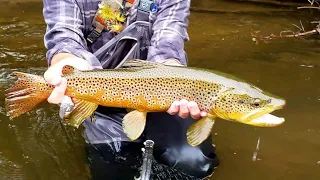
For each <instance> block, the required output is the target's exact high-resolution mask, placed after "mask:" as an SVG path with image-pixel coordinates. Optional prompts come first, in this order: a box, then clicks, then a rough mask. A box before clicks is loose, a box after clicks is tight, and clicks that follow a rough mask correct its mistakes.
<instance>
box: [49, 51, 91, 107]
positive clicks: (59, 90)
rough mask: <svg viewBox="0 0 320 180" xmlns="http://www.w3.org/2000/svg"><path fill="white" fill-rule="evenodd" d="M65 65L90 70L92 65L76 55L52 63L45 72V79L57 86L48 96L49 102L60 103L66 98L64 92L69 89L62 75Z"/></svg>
mask: <svg viewBox="0 0 320 180" xmlns="http://www.w3.org/2000/svg"><path fill="white" fill-rule="evenodd" d="M65 65H70V66H73V67H75V68H77V69H79V70H90V69H92V67H91V65H90V64H89V63H88V62H87V61H86V60H84V59H81V58H78V57H76V56H74V57H66V58H63V59H61V60H59V61H58V62H56V63H54V64H52V65H51V66H50V67H49V68H48V70H47V71H46V72H45V73H44V79H45V80H46V81H47V82H48V83H49V84H52V85H54V86H55V88H54V89H53V91H52V93H51V94H50V96H49V97H48V99H47V100H48V102H49V103H51V104H59V103H60V102H61V101H62V99H63V98H64V93H65V91H66V89H67V80H66V79H65V78H63V77H62V68H63V67H64V66H65Z"/></svg>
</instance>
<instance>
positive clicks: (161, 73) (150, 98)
mask: <svg viewBox="0 0 320 180" xmlns="http://www.w3.org/2000/svg"><path fill="white" fill-rule="evenodd" d="M172 68H174V70H173V69H172ZM177 69H178V70H177ZM195 71H196V70H192V71H187V72H186V71H184V69H182V68H179V67H170V68H153V69H139V70H136V71H132V70H126V69H124V70H120V71H119V70H116V71H110V70H106V71H103V70H102V71H99V72H95V71H87V72H82V73H80V74H71V75H68V76H66V78H67V80H68V89H67V95H69V96H72V97H77V98H81V99H88V100H90V101H92V102H96V103H99V104H101V105H103V106H112V107H123V108H134V109H137V110H144V111H153V112H155V111H164V110H166V109H168V107H169V106H170V105H171V104H172V102H173V101H175V100H180V99H187V100H189V101H195V102H197V103H198V104H199V108H201V109H203V110H207V111H209V110H210V108H211V106H212V105H213V104H212V102H213V100H214V98H216V95H218V92H219V91H220V90H221V87H222V86H221V85H219V84H216V83H214V82H212V81H208V80H206V77H205V76H198V77H196V76H194V74H196V72H195Z"/></svg>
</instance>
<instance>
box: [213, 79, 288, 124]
mask: <svg viewBox="0 0 320 180" xmlns="http://www.w3.org/2000/svg"><path fill="white" fill-rule="evenodd" d="M285 104H286V101H285V100H284V99H282V98H279V97H276V96H275V95H272V94H270V93H267V92H264V91H262V90H261V89H259V88H257V87H254V86H251V85H246V86H245V87H244V88H239V89H238V88H231V89H229V90H227V91H225V92H223V93H221V95H220V96H218V97H217V99H216V101H215V103H214V106H213V107H212V109H213V113H214V114H216V115H217V116H218V117H219V118H221V119H225V120H231V121H236V122H240V123H244V124H248V125H252V126H260V127H273V126H278V125H280V124H282V123H284V121H285V120H284V118H281V117H277V116H274V115H271V114H270V113H271V112H273V111H275V110H278V109H282V108H283V107H284V106H285Z"/></svg>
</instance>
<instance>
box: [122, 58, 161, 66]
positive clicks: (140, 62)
mask: <svg viewBox="0 0 320 180" xmlns="http://www.w3.org/2000/svg"><path fill="white" fill-rule="evenodd" d="M159 66H163V64H162V63H157V62H150V61H146V60H139V59H128V60H127V61H125V62H124V63H123V64H122V66H121V67H120V68H155V67H159Z"/></svg>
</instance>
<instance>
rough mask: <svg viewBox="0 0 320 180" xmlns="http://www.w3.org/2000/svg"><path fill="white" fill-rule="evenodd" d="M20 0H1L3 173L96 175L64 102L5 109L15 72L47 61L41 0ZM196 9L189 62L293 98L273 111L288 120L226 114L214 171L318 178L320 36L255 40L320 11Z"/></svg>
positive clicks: (221, 175)
mask: <svg viewBox="0 0 320 180" xmlns="http://www.w3.org/2000/svg"><path fill="white" fill-rule="evenodd" d="M14 2H15V1H12V2H11V3H10V4H6V3H2V5H0V179H88V177H89V172H88V171H87V167H86V165H85V157H84V151H83V147H84V142H83V138H82V136H81V129H78V130H73V129H72V128H70V127H66V126H63V125H61V124H60V122H59V121H58V120H59V117H58V115H57V110H58V109H57V107H55V106H53V105H49V104H47V103H45V104H43V105H41V106H40V107H39V108H37V109H36V110H34V111H32V112H30V113H27V114H26V115H23V116H21V117H19V118H17V119H15V120H14V121H10V120H9V119H8V118H7V117H6V116H5V111H4V95H3V94H4V90H5V89H6V88H8V87H9V85H10V83H12V81H13V79H12V78H11V77H9V74H10V72H12V71H14V70H18V71H23V72H32V73H42V72H43V71H44V70H45V69H46V67H47V65H46V61H45V52H46V50H45V48H44V46H43V35H44V32H45V24H44V21H43V17H42V3H41V2H39V1H36V0H35V1H30V2H26V1H25V2H23V1H20V2H23V3H14ZM17 2H19V1H17ZM192 8H193V11H192V12H191V16H190V18H189V20H190V26H189V35H190V41H189V42H188V43H187V44H186V51H187V53H188V56H189V65H190V66H197V67H205V68H209V69H215V70H219V71H223V72H227V73H230V74H233V75H236V76H238V77H240V78H242V79H245V80H247V81H248V82H251V83H253V84H256V85H258V86H259V87H261V88H262V89H265V90H267V91H269V92H272V93H274V94H277V95H279V96H282V97H284V98H285V99H286V100H287V106H286V107H285V108H284V109H283V110H280V111H277V112H276V113H274V114H276V115H279V116H283V117H285V118H286V122H285V123H284V124H283V125H282V126H279V127H275V128H257V127H252V126H247V125H243V124H239V123H233V122H227V121H223V120H217V122H216V125H215V126H214V129H213V131H214V132H213V136H214V144H215V145H216V147H217V153H218V156H219V157H220V162H221V164H220V166H219V167H218V169H217V170H216V171H215V173H214V175H213V176H212V178H211V179H214V180H229V179H230V180H231V179H238V180H254V179H260V180H271V179H272V180H274V179H281V180H295V179H308V180H318V179H319V178H320V153H319V152H320V120H319V117H320V111H319V109H320V81H319V78H320V60H319V57H320V41H319V38H318V39H317V38H316V37H312V38H307V39H298V38H296V39H274V40H270V41H267V42H263V41H261V40H258V41H257V42H256V41H253V39H252V36H251V34H250V33H251V32H253V31H259V32H260V34H262V35H269V34H272V33H273V34H279V32H280V31H284V30H293V31H297V28H296V27H294V26H293V25H292V24H296V25H299V26H300V20H301V22H302V23H303V25H304V28H306V29H308V28H310V26H309V24H310V21H311V20H315V19H314V17H315V16H316V14H315V13H314V12H311V11H309V10H297V9H296V6H292V5H285V6H280V5H271V4H263V3H254V2H251V3H245V2H242V1H233V2H231V1H222V2H221V1H206V0H202V1H200V0H199V1H197V2H196V1H194V2H192ZM317 15H319V14H317ZM316 17H319V16H316ZM258 141H259V144H258V146H259V148H257V143H258Z"/></svg>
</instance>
